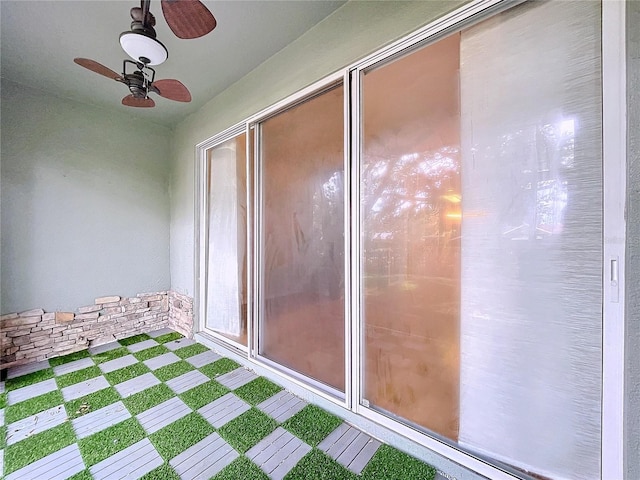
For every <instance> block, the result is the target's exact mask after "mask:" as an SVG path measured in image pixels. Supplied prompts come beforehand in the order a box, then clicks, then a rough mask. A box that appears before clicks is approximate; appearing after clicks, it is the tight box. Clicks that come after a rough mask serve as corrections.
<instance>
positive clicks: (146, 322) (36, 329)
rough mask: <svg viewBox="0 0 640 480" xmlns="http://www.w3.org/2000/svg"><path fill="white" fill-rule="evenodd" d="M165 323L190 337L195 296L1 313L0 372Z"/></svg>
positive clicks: (152, 295) (102, 300)
mask: <svg viewBox="0 0 640 480" xmlns="http://www.w3.org/2000/svg"><path fill="white" fill-rule="evenodd" d="M164 327H169V328H172V329H174V330H176V331H177V332H180V333H181V334H183V335H185V336H187V337H192V336H193V299H192V298H191V297H188V296H186V295H182V294H180V293H177V292H174V291H171V290H170V291H166V292H149V293H139V294H138V295H136V296H135V297H129V298H126V297H125V298H122V297H119V296H117V295H113V296H107V297H99V298H96V299H95V303H94V304H93V305H87V306H84V307H79V308H78V310H77V312H76V313H74V312H45V311H44V310H43V309H41V308H38V309H33V310H28V311H26V312H21V313H9V314H6V315H2V316H1V317H0V347H1V348H0V370H2V369H5V368H9V367H13V366H17V365H21V364H24V363H31V362H38V361H41V360H45V359H47V358H51V357H57V356H61V355H67V354H69V353H73V352H77V351H79V350H84V349H86V348H89V347H92V346H96V345H101V344H103V343H108V342H112V341H114V340H119V339H121V338H125V337H130V336H131V335H135V334H137V333H144V332H149V331H152V330H158V329H160V328H164Z"/></svg>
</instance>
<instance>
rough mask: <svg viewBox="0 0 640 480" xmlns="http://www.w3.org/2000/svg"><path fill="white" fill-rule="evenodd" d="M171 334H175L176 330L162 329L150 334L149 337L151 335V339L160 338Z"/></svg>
mask: <svg viewBox="0 0 640 480" xmlns="http://www.w3.org/2000/svg"><path fill="white" fill-rule="evenodd" d="M169 333H175V330H172V329H171V328H161V329H160V330H154V331H153V332H149V333H148V334H147V335H149V336H150V337H151V338H158V337H161V336H162V335H167V334H169Z"/></svg>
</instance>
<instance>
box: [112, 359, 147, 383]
mask: <svg viewBox="0 0 640 480" xmlns="http://www.w3.org/2000/svg"><path fill="white" fill-rule="evenodd" d="M150 371H151V370H149V367H147V366H146V365H145V364H144V363H134V364H133V365H129V366H128V367H124V368H121V369H120V370H115V371H113V372H109V373H105V374H104V377H105V378H106V379H107V380H108V381H109V383H110V384H111V385H117V384H119V383H122V382H126V381H127V380H131V379H132V378H136V377H139V376H140V375H144V374H145V373H147V372H150Z"/></svg>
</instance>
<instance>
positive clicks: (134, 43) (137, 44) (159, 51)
mask: <svg viewBox="0 0 640 480" xmlns="http://www.w3.org/2000/svg"><path fill="white" fill-rule="evenodd" d="M120 45H121V46H122V49H123V50H124V51H125V53H126V54H127V55H129V56H130V57H131V58H133V59H134V60H135V61H136V62H140V61H141V60H140V59H141V57H144V58H145V59H149V60H150V61H149V62H148V65H160V64H161V63H163V62H164V61H165V60H166V59H167V56H168V55H169V54H168V52H167V49H166V48H165V46H164V45H163V44H162V43H160V42H159V41H158V40H156V39H155V38H151V37H148V36H147V35H144V34H142V33H136V32H124V33H122V34H120ZM143 63H144V62H143Z"/></svg>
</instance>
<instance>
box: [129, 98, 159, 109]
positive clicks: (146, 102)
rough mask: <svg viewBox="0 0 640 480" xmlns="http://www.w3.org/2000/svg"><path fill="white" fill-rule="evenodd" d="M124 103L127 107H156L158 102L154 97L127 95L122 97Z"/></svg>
mask: <svg viewBox="0 0 640 480" xmlns="http://www.w3.org/2000/svg"><path fill="white" fill-rule="evenodd" d="M122 104H123V105H126V106H127V107H147V108H148V107H155V106H156V102H154V101H153V99H152V98H136V97H134V96H133V95H127V96H126V97H124V98H123V99H122Z"/></svg>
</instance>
